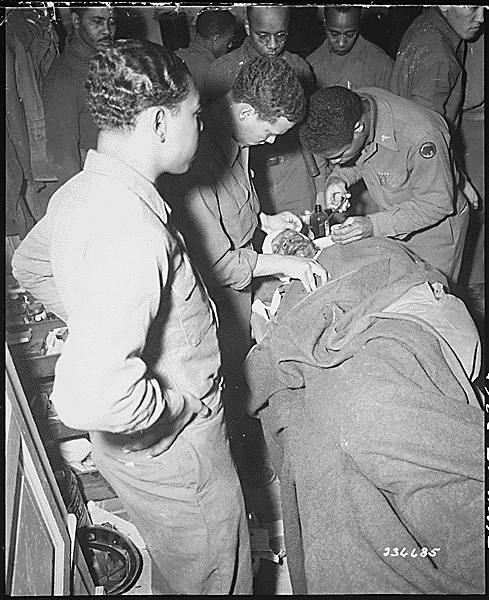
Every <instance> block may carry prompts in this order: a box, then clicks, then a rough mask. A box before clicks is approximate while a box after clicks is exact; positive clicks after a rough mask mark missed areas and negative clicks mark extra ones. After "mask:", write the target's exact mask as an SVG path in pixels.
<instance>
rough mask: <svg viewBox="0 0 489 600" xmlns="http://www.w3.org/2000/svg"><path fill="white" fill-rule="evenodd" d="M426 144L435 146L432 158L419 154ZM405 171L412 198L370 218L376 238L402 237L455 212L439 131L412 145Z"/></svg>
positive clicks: (447, 157)
mask: <svg viewBox="0 0 489 600" xmlns="http://www.w3.org/2000/svg"><path fill="white" fill-rule="evenodd" d="M428 143H430V144H434V145H435V147H436V154H435V156H433V157H432V158H424V157H423V156H422V155H421V148H422V147H423V146H424V145H425V144H428ZM407 171H408V173H409V182H408V185H409V194H410V195H411V197H412V198H411V199H410V200H406V201H404V202H400V203H399V204H396V205H394V206H393V207H392V209H390V210H385V211H382V212H378V213H374V214H371V215H369V218H370V220H371V221H372V223H373V226H374V235H375V236H389V237H399V238H403V237H405V236H406V235H408V234H410V233H413V232H415V231H420V230H422V229H425V228H426V227H431V226H433V225H436V224H437V223H439V222H440V221H441V220H442V219H444V218H445V217H447V216H448V215H451V214H453V212H454V187H453V175H452V168H451V163H450V150H449V148H448V144H447V140H446V139H445V137H444V136H443V135H442V133H441V132H439V131H432V132H430V133H429V134H427V135H426V137H425V138H424V139H423V140H422V141H421V142H420V143H419V144H417V145H413V147H412V149H411V151H410V154H409V155H408V159H407ZM374 199H375V198H374Z"/></svg>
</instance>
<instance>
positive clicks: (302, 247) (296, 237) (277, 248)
mask: <svg viewBox="0 0 489 600" xmlns="http://www.w3.org/2000/svg"><path fill="white" fill-rule="evenodd" d="M317 251H318V248H317V246H316V245H315V244H313V243H312V242H311V240H310V239H309V238H308V237H306V236H305V235H303V234H302V233H299V232H298V231H294V230H292V229H285V230H284V231H281V232H280V233H278V234H277V235H276V236H275V237H274V238H273V241H272V252H273V253H274V254H286V255H287V256H303V257H305V258H314V256H315V255H316V253H317Z"/></svg>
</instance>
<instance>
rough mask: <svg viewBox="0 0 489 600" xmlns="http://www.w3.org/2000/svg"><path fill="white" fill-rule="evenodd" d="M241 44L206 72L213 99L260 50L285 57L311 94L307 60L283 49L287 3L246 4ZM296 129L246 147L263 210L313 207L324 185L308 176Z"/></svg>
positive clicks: (208, 94)
mask: <svg viewBox="0 0 489 600" xmlns="http://www.w3.org/2000/svg"><path fill="white" fill-rule="evenodd" d="M246 14H247V19H246V21H245V29H246V33H247V34H248V37H246V39H245V40H244V42H243V44H242V45H241V46H240V47H239V48H237V49H236V50H233V51H232V52H230V53H229V54H227V55H226V56H223V57H222V58H220V59H218V60H216V61H215V62H214V63H213V64H212V66H211V68H210V70H209V73H208V75H207V78H206V84H205V95H206V97H207V98H209V99H215V98H218V97H219V96H222V95H223V94H225V93H226V92H228V91H229V90H230V89H231V87H232V85H233V82H234V80H235V79H236V76H237V75H238V72H239V70H240V69H241V67H242V65H243V64H244V63H245V62H248V61H250V60H251V59H252V58H256V57H259V56H270V57H272V58H278V57H282V58H284V59H285V60H286V61H287V62H288V63H289V64H290V65H291V66H292V67H293V68H294V69H295V70H296V72H297V75H298V76H299V79H300V81H301V83H302V86H303V88H304V90H305V92H306V95H307V96H309V95H310V94H311V93H312V92H313V91H314V89H315V83H314V75H313V73H312V70H311V67H310V66H309V64H308V63H307V62H306V61H305V60H304V59H303V58H301V57H300V56H298V55H297V54H292V53H290V52H287V51H286V50H285V44H286V41H287V36H288V33H289V19H290V8H288V7H287V6H249V7H248V8H247V12H246ZM301 150H302V149H301V146H300V141H299V136H298V132H297V129H293V130H292V131H291V132H290V133H288V134H286V135H284V136H281V137H280V138H279V139H278V140H277V141H276V142H275V144H273V146H268V145H262V146H256V147H254V148H252V149H251V152H250V166H251V168H252V169H253V171H254V173H255V178H254V184H255V187H256V191H257V194H258V198H259V199H260V204H261V207H262V209H263V210H264V211H265V212H269V213H279V212H282V211H284V210H290V211H292V212H294V213H296V214H297V213H298V212H300V211H302V210H312V209H313V208H314V204H315V201H316V192H318V191H323V190H324V177H323V178H321V177H316V178H314V177H313V176H312V173H313V171H312V169H313V166H312V168H311V170H308V167H307V166H306V162H305V161H306V160H307V159H308V156H306V158H304V154H303V153H302V151H301Z"/></svg>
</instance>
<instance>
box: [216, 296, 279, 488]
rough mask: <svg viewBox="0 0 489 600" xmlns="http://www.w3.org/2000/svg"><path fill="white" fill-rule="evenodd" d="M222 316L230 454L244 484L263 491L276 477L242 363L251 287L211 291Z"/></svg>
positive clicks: (248, 342) (248, 330)
mask: <svg viewBox="0 0 489 600" xmlns="http://www.w3.org/2000/svg"><path fill="white" fill-rule="evenodd" d="M210 294H211V297H212V298H213V300H214V301H215V303H216V307H217V312H218V316H219V327H218V337H219V345H220V349H221V357H222V368H223V372H224V379H225V382H226V383H225V388H224V391H223V403H224V409H225V414H226V423H227V426H228V431H229V438H230V444H231V452H232V455H233V457H234V460H235V461H236V466H237V468H238V473H239V476H240V478H241V482H242V484H243V485H244V486H246V487H261V486H264V485H267V484H268V483H270V482H271V480H272V479H273V477H274V473H273V469H271V463H270V459H269V456H268V451H267V446H266V442H265V439H264V437H263V431H262V427H261V423H260V421H259V419H256V418H253V417H250V416H249V415H248V413H247V408H248V406H247V405H248V400H249V388H248V385H247V383H246V378H245V375H244V371H243V363H244V359H245V357H246V354H247V353H248V351H249V349H250V347H251V298H252V292H251V286H248V287H247V288H246V289H244V290H233V289H231V288H224V287H220V288H211V289H210Z"/></svg>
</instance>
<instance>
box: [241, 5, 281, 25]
mask: <svg viewBox="0 0 489 600" xmlns="http://www.w3.org/2000/svg"><path fill="white" fill-rule="evenodd" d="M260 8H283V9H287V16H288V17H289V18H290V6H281V5H280V4H256V5H252V6H248V7H247V9H246V18H247V19H248V22H250V20H251V17H252V16H253V12H254V11H255V10H256V9H260Z"/></svg>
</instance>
